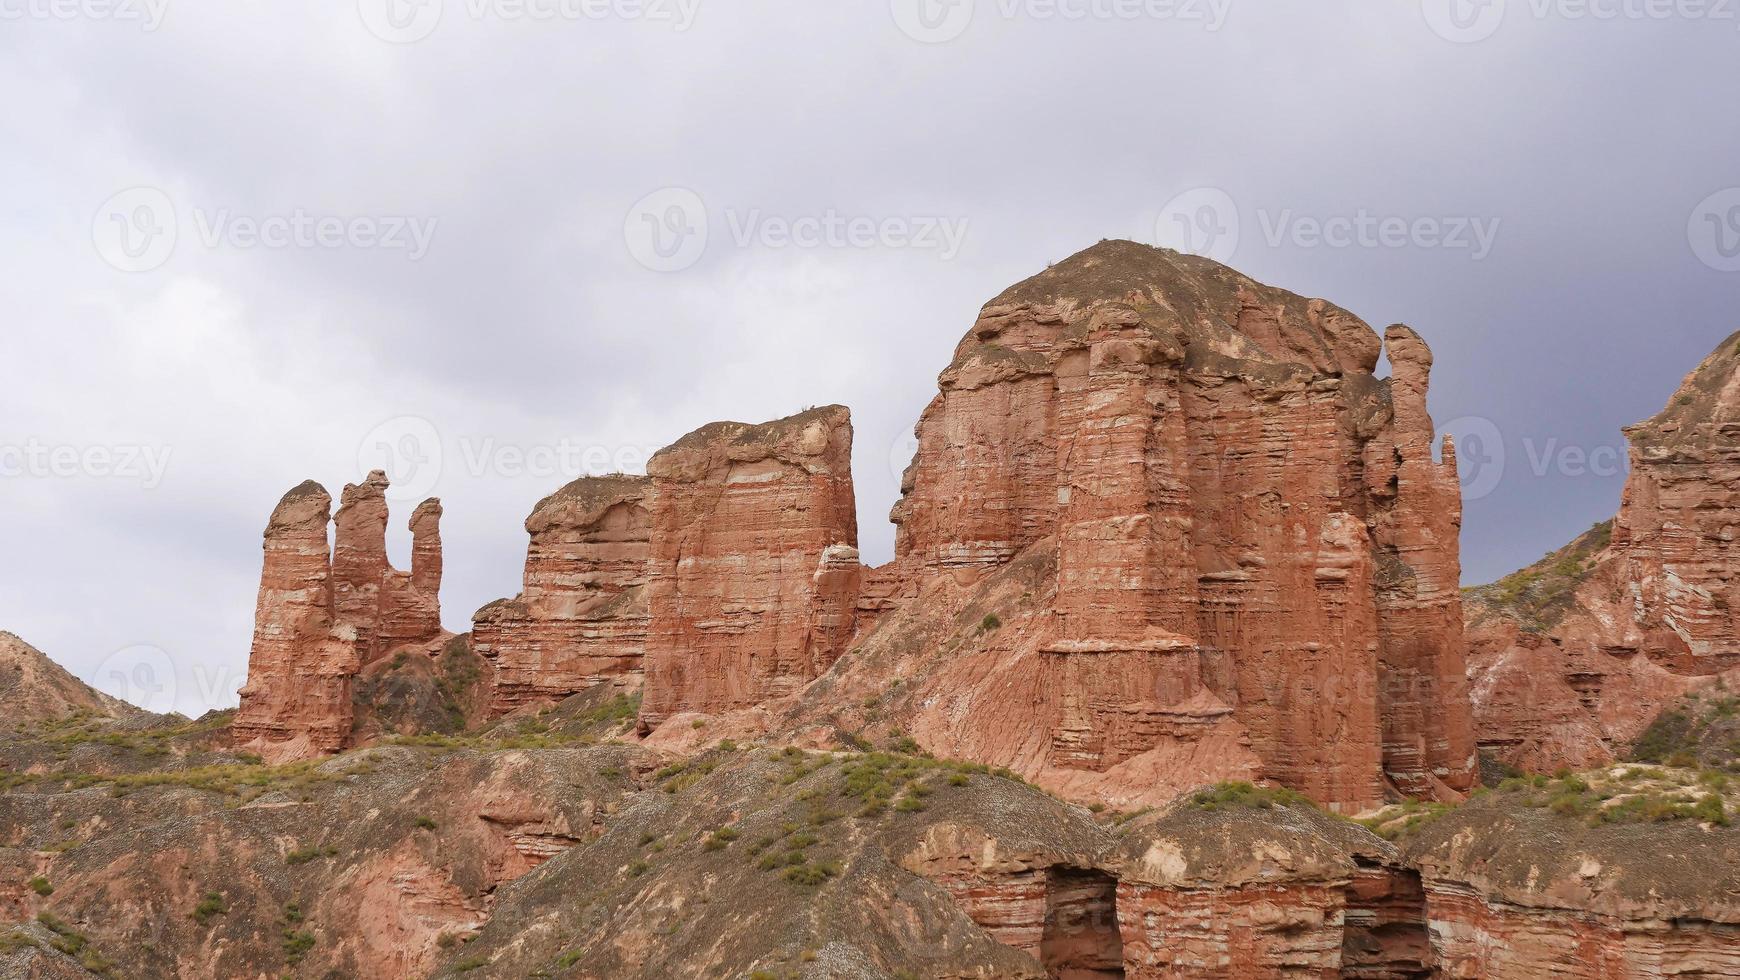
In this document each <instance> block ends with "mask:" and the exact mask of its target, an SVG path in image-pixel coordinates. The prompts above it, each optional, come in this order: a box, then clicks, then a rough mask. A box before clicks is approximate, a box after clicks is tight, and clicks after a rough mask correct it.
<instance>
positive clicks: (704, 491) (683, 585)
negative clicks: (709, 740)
mask: <svg viewBox="0 0 1740 980" xmlns="http://www.w3.org/2000/svg"><path fill="white" fill-rule="evenodd" d="M851 459H852V424H851V417H850V414H849V413H848V412H847V411H846V409H844V408H842V407H840V406H829V407H826V408H817V409H811V410H809V411H807V412H804V413H802V414H799V415H794V416H791V417H790V418H785V419H780V420H779V421H776V422H769V423H766V424H764V425H745V424H743V423H739V422H717V423H714V424H712V425H708V426H705V427H704V428H701V429H698V430H696V431H695V432H692V433H690V434H689V435H687V436H684V437H683V438H682V439H681V440H679V441H678V442H677V443H676V444H674V445H672V446H670V447H668V448H666V449H664V450H662V451H660V452H659V453H658V454H657V455H655V456H654V457H653V458H652V460H651V461H650V462H649V463H648V465H647V472H648V474H649V475H650V476H651V477H652V481H653V492H652V495H651V497H650V498H649V500H648V504H647V509H648V511H649V512H650V515H651V544H650V549H651V559H650V565H649V567H648V573H647V574H648V580H647V607H648V611H649V613H650V615H651V624H650V632H649V634H648V637H647V649H646V693H645V699H644V701H643V707H642V715H641V720H642V724H643V726H644V727H646V728H653V727H656V726H657V725H658V724H660V723H661V722H662V721H663V720H664V719H665V718H666V717H668V716H669V715H671V714H672V713H675V712H678V711H697V712H703V713H714V712H722V711H730V710H734V709H738V708H745V707H749V706H752V705H755V704H758V703H760V702H762V701H765V700H768V699H770V698H775V697H779V696H783V695H788V694H791V693H793V692H795V691H797V690H798V689H799V688H801V687H802V686H803V685H805V684H807V683H808V682H809V681H810V680H812V679H814V678H815V677H816V676H817V675H818V674H820V673H821V672H822V671H824V670H826V669H827V668H828V667H829V666H830V665H832V664H833V662H834V661H835V660H836V659H837V658H838V657H839V656H840V654H841V653H842V652H843V649H844V643H845V639H846V638H847V636H848V635H849V632H850V630H851V628H852V626H853V622H854V616H855V612H856V606H857V596H858V577H859V566H858V554H857V544H858V527H857V517H856V514H855V512H854V509H853V508H854V503H853V496H852V473H851Z"/></svg>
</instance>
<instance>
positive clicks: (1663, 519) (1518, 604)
mask: <svg viewBox="0 0 1740 980" xmlns="http://www.w3.org/2000/svg"><path fill="white" fill-rule="evenodd" d="M1626 437H1627V439H1628V440H1629V441H1630V446H1631V452H1630V457H1631V472H1630V475H1629V476H1628V477H1627V480H1626V485H1625V492H1624V496H1623V498H1622V500H1621V503H1620V510H1619V514H1618V516H1617V517H1616V518H1615V519H1614V520H1613V521H1612V522H1610V523H1606V524H1600V525H1596V527H1594V528H1593V529H1591V530H1590V532H1588V533H1586V534H1584V535H1582V536H1581V537H1579V538H1578V539H1577V540H1576V541H1574V542H1572V543H1571V544H1570V545H1567V546H1566V547H1565V548H1564V549H1561V550H1560V551H1559V552H1556V553H1555V554H1553V555H1549V556H1548V557H1547V558H1545V559H1543V560H1542V561H1541V562H1539V563H1537V564H1536V565H1534V566H1531V567H1530V568H1528V569H1524V570H1522V571H1520V572H1517V573H1515V574H1514V575H1511V576H1509V577H1507V578H1505V579H1503V580H1500V581H1499V582H1497V583H1495V584H1493V585H1490V586H1483V587H1481V588H1477V589H1473V590H1470V592H1469V596H1468V601H1467V603H1466V608H1467V613H1468V632H1469V641H1470V674H1471V677H1472V682H1473V692H1474V706H1475V713H1476V716H1477V718H1478V721H1479V728H1480V730H1481V732H1482V738H1481V745H1482V748H1483V749H1485V750H1486V751H1488V752H1490V753H1491V754H1493V755H1494V756H1495V757H1497V758H1499V759H1501V760H1502V761H1504V762H1506V763H1508V764H1510V765H1513V766H1518V767H1521V768H1524V769H1530V770H1534V771H1546V772H1550V771H1552V770H1554V769H1556V768H1558V767H1560V766H1570V767H1572V768H1586V767H1589V766H1596V765H1603V764H1605V763H1608V762H1611V761H1613V760H1614V759H1615V758H1617V757H1619V756H1621V755H1623V753H1624V750H1625V748H1626V747H1627V746H1629V745H1630V744H1631V743H1632V742H1633V741H1634V740H1635V739H1636V738H1637V737H1638V736H1639V735H1640V734H1641V733H1642V732H1643V730H1644V728H1645V727H1646V726H1648V725H1649V724H1650V722H1651V721H1652V720H1653V719H1654V718H1655V717H1656V716H1657V715H1658V714H1660V713H1661V712H1662V711H1663V710H1664V709H1665V708H1667V707H1669V706H1671V705H1672V704H1674V703H1675V702H1676V701H1678V700H1679V699H1680V698H1681V697H1683V696H1685V695H1686V694H1688V693H1689V692H1692V691H1697V690H1702V689H1706V688H1709V687H1712V686H1714V685H1716V684H1718V683H1719V682H1722V681H1723V680H1724V679H1726V680H1730V681H1740V673H1737V672H1736V671H1735V668H1736V666H1737V665H1740V632H1737V631H1740V627H1737V626H1736V625H1735V619H1734V617H1733V616H1732V615H1731V614H1730V613H1729V608H1730V604H1731V603H1733V602H1737V601H1740V595H1737V594H1736V593H1735V592H1734V590H1735V589H1740V554H1736V552H1735V545H1734V540H1733V539H1734V525H1735V522H1736V513H1737V512H1740V334H1736V335H1734V336H1732V337H1729V338H1728V339H1727V340H1725V341H1723V342H1722V344H1721V346H1720V347H1718V348H1717V349H1716V350H1715V351H1714V352H1713V353H1712V354H1711V355H1710V356H1709V357H1707V358H1705V360H1704V361H1703V363H1702V364H1700V365H1699V366H1698V367H1697V369H1696V370H1694V371H1693V372H1692V373H1691V374H1690V375H1688V376H1687V377H1686V379H1685V381H1684V383H1682V384H1681V386H1680V388H1679V390H1678V391H1677V392H1676V393H1675V394H1674V396H1673V398H1672V399H1671V400H1670V401H1669V403H1668V405H1667V407H1666V408H1664V409H1663V410H1662V411H1661V412H1660V413H1659V414H1657V415H1655V416H1654V417H1652V418H1650V419H1647V420H1645V421H1643V422H1640V423H1638V424H1636V425H1634V426H1631V427H1630V428H1628V429H1627V430H1626Z"/></svg>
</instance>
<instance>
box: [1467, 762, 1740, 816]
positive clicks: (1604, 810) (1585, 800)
mask: <svg viewBox="0 0 1740 980" xmlns="http://www.w3.org/2000/svg"><path fill="white" fill-rule="evenodd" d="M1727 784H1728V780H1727V776H1726V774H1724V773H1719V772H1717V773H1709V774H1700V773H1696V772H1690V771H1686V770H1673V769H1655V768H1652V767H1645V766H1636V765H1621V766H1619V767H1616V768H1614V769H1610V770H1603V771H1599V772H1596V773H1589V774H1585V775H1578V774H1575V773H1569V772H1561V773H1560V774H1558V775H1556V776H1554V777H1552V778H1548V777H1546V776H1540V775H1536V776H1532V777H1528V778H1526V779H1507V780H1505V781H1504V782H1503V783H1500V784H1499V787H1498V792H1500V793H1503V794H1506V795H1508V796H1511V797H1513V798H1514V799H1515V800H1516V801H1517V802H1518V803H1520V804H1521V805H1522V806H1525V807H1530V808H1534V809H1546V810H1550V811H1552V812H1553V813H1555V814H1557V815H1559V816H1562V817H1567V818H1571V819H1576V820H1582V821H1583V822H1585V823H1587V824H1588V825H1590V826H1592V827H1593V826H1601V825H1604V824H1636V823H1666V822H1669V821H1674V820H1695V821H1697V822H1699V823H1706V824H1714V825H1716V826H1727V825H1728V823H1729V820H1730V818H1729V816H1728V809H1727V805H1726V802H1725V801H1724V799H1723V796H1722V792H1723V791H1724V790H1725V789H1726V788H1727Z"/></svg>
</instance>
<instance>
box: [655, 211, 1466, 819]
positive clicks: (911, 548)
mask: <svg viewBox="0 0 1740 980" xmlns="http://www.w3.org/2000/svg"><path fill="white" fill-rule="evenodd" d="M1386 346H1387V349H1388V351H1389V354H1390V361H1391V366H1392V369H1393V375H1392V377H1391V378H1390V379H1389V380H1388V381H1383V380H1379V379H1378V378H1377V377H1376V376H1375V375H1374V373H1373V372H1374V371H1375V370H1376V368H1377V364H1378V360H1379V357H1380V355H1381V354H1382V352H1383V351H1384V349H1385V348H1386ZM1430 368H1431V354H1430V352H1429V351H1428V350H1427V349H1426V346H1425V344H1424V343H1423V342H1422V341H1421V340H1420V338H1419V337H1418V336H1417V335H1416V334H1415V333H1414V332H1413V331H1411V330H1409V329H1408V328H1406V327H1402V326H1395V327H1391V328H1390V329H1389V331H1388V332H1387V334H1386V337H1385V340H1384V341H1382V342H1380V340H1379V339H1378V337H1377V335H1376V334H1375V333H1374V332H1373V331H1372V330H1371V329H1370V328H1369V327H1367V326H1366V325H1365V324H1364V323H1362V322H1361V321H1360V320H1358V319H1357V318H1356V317H1354V316H1353V315H1352V314H1350V313H1347V312H1346V311H1343V310H1341V309H1338V308H1336V307H1334V306H1332V305H1330V304H1328V303H1326V302H1324V301H1322V300H1307V299H1304V298H1301V297H1298V296H1295V295H1293V294H1290V293H1286V292H1284V291H1281V290H1278V289H1274V288H1271V287H1267V286H1263V285H1261V284H1259V283H1256V282H1254V281H1252V280H1250V279H1248V278H1246V277H1244V276H1241V275H1239V274H1238V273H1236V272H1234V271H1232V270H1231V269H1228V268H1226V267H1224V266H1221V265H1218V264H1216V263H1214V262H1212V261H1209V260H1206V259H1202V258H1198V257H1195V256H1189V255H1180V254H1178V253H1174V252H1169V251H1166V250H1162V249H1153V248H1149V247H1147V246H1142V245H1137V244H1134V243H1130V242H1103V243H1101V244H1099V245H1097V246H1094V247H1093V248H1090V249H1088V250H1086V251H1084V252H1082V253H1080V254H1078V255H1075V256H1072V257H1071V258H1069V259H1066V260H1065V261H1063V262H1061V263H1058V264H1057V265H1056V266H1054V267H1052V268H1050V269H1048V270H1047V271H1045V272H1044V273H1041V274H1040V275H1038V276H1035V277H1033V278H1032V279H1029V280H1027V281H1026V282H1023V283H1021V284H1019V285H1017V286H1015V287H1013V288H1011V289H1009V290H1008V291H1006V292H1005V293H1004V294H1003V295H1001V296H999V297H997V298H996V299H994V300H992V301H991V302H990V303H988V304H987V305H986V306H985V308H984V309H983V311H982V312H981V314H980V316H979V320H978V322H977V323H976V324H975V325H974V327H973V328H972V330H971V331H970V332H969V333H968V335H967V336H966V338H965V339H963V340H962V341H961V344H960V346H959V347H958V348H957V350H956V353H955V358H954V361H953V363H952V364H950V365H949V367H948V369H947V370H945V371H944V372H943V374H942V376H941V378H940V388H941V391H940V393H939V394H938V396H937V397H936V398H935V399H934V400H933V401H932V402H931V404H930V406H929V407H928V408H927V409H926V410H925V412H924V414H923V417H922V418H921V419H920V421H919V423H918V428H917V435H918V452H917V455H916V457H915V458H914V460H913V463H912V465H911V467H910V468H909V469H908V471H907V473H906V475H905V478H904V480H903V490H904V494H903V496H902V498H901V501H900V503H899V504H898V505H896V507H895V509H894V513H893V514H892V518H893V520H894V521H895V522H896V523H897V524H898V526H899V530H898V536H897V541H896V553H897V557H896V560H895V561H894V563H893V564H892V565H891V566H889V568H887V569H877V570H875V571H874V572H872V573H871V575H870V576H869V578H870V579H871V580H875V581H878V582H884V581H885V580H886V579H887V578H888V577H890V575H891V574H892V575H904V576H907V577H909V578H910V579H911V580H913V581H914V582H916V583H917V584H916V585H915V586H912V587H909V588H908V592H909V593H912V594H917V595H918V596H919V599H918V600H916V601H915V600H913V599H911V598H905V599H903V600H889V599H887V598H883V597H882V596H879V597H878V599H879V605H880V609H879V610H875V611H874V615H873V617H872V618H871V619H870V625H869V627H868V628H867V629H865V630H864V631H862V632H861V633H860V636H859V639H858V640H857V641H855V644H854V645H855V646H860V647H863V648H866V649H872V648H881V647H884V646H886V647H889V648H902V649H907V650H910V649H911V648H913V647H914V646H915V645H916V644H915V643H913V642H911V636H910V634H911V633H912V632H913V631H915V630H918V631H925V632H929V631H931V630H933V629H934V618H935V617H939V616H940V617H944V618H945V621H946V619H948V618H953V617H955V616H956V615H958V614H959V613H960V611H961V610H962V609H964V608H966V607H968V606H973V607H982V606H984V605H985V604H986V602H985V601H986V599H987V594H985V593H980V594H978V596H977V597H976V598H975V597H974V596H973V595H972V590H974V589H976V588H982V587H983V586H982V585H981V583H983V582H985V581H987V580H986V576H987V575H992V577H995V573H997V572H998V571H999V570H1000V569H1003V568H1007V567H1010V566H1012V565H1013V564H1015V563H1017V562H1018V560H1019V559H1021V558H1022V557H1023V556H1048V557H1045V558H1044V559H1043V560H1044V561H1047V562H1050V561H1055V570H1054V572H1052V573H1051V574H1052V576H1053V581H1051V582H1049V583H1032V582H1030V583H1029V586H1028V587H1027V588H1025V589H1024V590H1023V599H1022V600H1021V601H1020V602H1017V603H1016V604H1015V606H1013V607H1009V609H1011V610H1012V611H1013V614H1014V615H1017V616H1019V617H1020V621H1019V623H1011V624H1010V625H1011V626H1015V627H1016V628H1013V629H1011V628H1009V627H1008V626H1005V627H1004V628H1002V629H1000V630H994V631H993V627H994V625H1000V624H1002V623H1004V622H1005V621H1006V620H1007V617H1005V616H1003V615H1002V614H1001V613H995V612H991V613H990V615H989V618H987V619H986V620H985V623H984V624H982V627H981V628H980V629H979V631H978V632H979V633H980V634H982V635H979V636H974V637H969V638H968V640H969V641H970V642H967V643H966V645H967V646H968V647H969V648H971V647H985V648H986V650H985V654H984V657H983V659H976V660H975V665H974V666H973V667H972V668H971V669H970V670H969V669H965V668H963V670H962V671H960V672H956V671H953V670H952V669H950V667H949V666H945V667H943V669H942V672H941V673H939V674H935V675H931V676H921V677H918V678H917V680H918V683H919V684H920V685H922V688H921V690H922V691H924V692H925V696H924V697H915V698H914V700H913V702H912V703H913V704H914V706H915V712H916V716H915V717H912V718H910V719H907V721H908V722H909V724H908V728H909V729H910V730H911V732H912V734H913V735H914V737H917V738H919V740H920V741H921V742H922V743H924V744H926V745H927V746H930V747H933V748H934V749H936V750H937V751H955V752H962V753H964V754H965V755H966V757H969V758H979V759H982V760H983V761H987V762H991V763H994V764H1000V765H1010V766H1013V767H1015V768H1017V769H1018V770H1019V771H1021V772H1023V773H1024V774H1027V775H1029V776H1030V777H1033V778H1036V779H1039V780H1040V781H1041V782H1043V783H1045V784H1046V785H1048V786H1052V787H1055V788H1059V789H1060V790H1065V791H1073V792H1077V793H1079V794H1080V795H1083V796H1093V797H1095V798H1102V797H1104V796H1107V795H1109V796H1110V797H1111V798H1113V799H1115V800H1117V801H1119V802H1129V801H1131V799H1132V796H1133V797H1134V798H1135V799H1137V800H1142V801H1146V802H1153V801H1155V799H1163V798H1164V796H1145V795H1144V794H1145V793H1150V792H1151V793H1155V794H1159V793H1162V792H1167V793H1169V792H1175V791H1176V788H1173V789H1170V790H1163V789H1162V787H1164V786H1173V787H1176V785H1177V784H1179V783H1183V784H1184V785H1191V784H1193V783H1194V782H1200V781H1201V780H1203V779H1205V778H1210V779H1212V778H1241V777H1250V776H1253V775H1254V776H1257V777H1260V778H1267V779H1273V780H1275V781H1278V782H1280V783H1283V784H1285V785H1288V786H1293V787H1296V788H1298V789H1300V790H1302V791H1304V792H1306V793H1309V794H1310V795H1311V796H1313V797H1314V798H1317V799H1320V800H1323V801H1326V802H1328V803H1331V804H1332V805H1336V806H1338V807H1342V808H1346V809H1358V808H1361V807H1365V806H1368V805H1371V804H1373V803H1375V802H1377V801H1379V800H1381V799H1382V798H1383V797H1384V796H1385V794H1386V793H1389V792H1400V793H1404V794H1407V795H1412V796H1438V797H1454V796H1455V795H1456V794H1457V793H1459V792H1460V791H1463V790H1466V789H1467V788H1468V787H1469V786H1470V784H1471V781H1472V767H1473V757H1474V752H1473V741H1472V731H1471V720H1470V714H1469V709H1468V701H1467V693H1466V680H1465V677H1464V665H1463V646H1462V638H1461V623H1462V619H1461V609H1460V597H1459V593H1458V575H1459V558H1458V545H1457V531H1458V527H1459V525H1460V521H1461V516H1460V515H1461V507H1460V488H1459V486H1458V483H1457V478H1456V469H1455V458H1454V450H1453V448H1450V447H1447V448H1446V449H1445V452H1444V459H1443V461H1442V462H1439V461H1436V460H1434V459H1433V453H1432V442H1433V430H1432V423H1431V419H1430V417H1429V416H1428V414H1427V411H1426V387H1427V381H1428V374H1429V371H1430ZM655 548H656V542H655ZM1034 584H1039V585H1040V588H1039V589H1037V590H1036V589H1035V588H1033V587H1032V586H1033V585H1034ZM963 590H964V591H963ZM883 591H884V592H885V593H889V594H892V592H893V590H888V589H887V587H886V585H885V584H884V585H883ZM1040 592H1043V593H1044V594H1043V596H1039V597H1038V598H1036V596H1038V594H1039V593H1040ZM944 593H950V594H952V595H953V598H949V597H948V596H945V595H944ZM900 605H906V606H916V607H918V608H917V611H916V612H915V614H914V615H915V616H916V617H918V618H917V619H915V618H914V616H906V615H904V614H903V613H902V612H896V611H891V610H893V609H894V607H896V606H900ZM986 611H987V612H989V610H986ZM925 617H932V620H933V623H932V625H925V624H924V623H922V622H920V621H919V620H921V619H924V618H925ZM656 619H657V615H656V612H655V625H654V629H655V632H656V630H657V628H658V626H657V623H656ZM976 625H977V624H976ZM884 632H888V633H893V634H902V635H905V636H906V637H907V639H904V640H902V639H899V638H898V637H894V636H889V637H887V638H886V643H884V642H882V641H881V640H879V635H881V634H883V633H884ZM878 656H880V655H878ZM875 659H876V658H875V657H871V658H868V659H867V661H866V667H865V669H866V670H867V671H871V672H874V671H876V670H880V669H882V668H880V667H875V666H872V665H870V663H869V661H871V660H875ZM951 666H952V665H951ZM856 667H857V664H856V662H854V663H852V664H847V665H843V669H844V670H846V671H847V673H851V672H852V671H853V670H855V669H856ZM902 670H903V671H904V670H905V669H902ZM827 696H832V695H827ZM965 702H970V703H971V705H972V707H971V710H965V709H964V708H963V704H964V703H965ZM1032 730H1037V731H1039V732H1041V733H1042V738H1041V740H1040V741H1039V742H1038V743H1035V742H1034V741H1033V740H1031V739H1029V738H1027V737H1026V733H1027V732H1028V731H1032ZM1205 763H1206V764H1207V765H1208V766H1209V767H1210V768H1209V769H1208V770H1207V771H1205V770H1204V768H1203V766H1204V764H1205ZM1066 787H1067V788H1070V789H1068V790H1066V789H1065V788H1066ZM1119 787H1122V789H1121V790H1120V789H1119ZM1138 788H1139V789H1138Z"/></svg>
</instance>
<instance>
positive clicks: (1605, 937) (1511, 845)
mask: <svg viewBox="0 0 1740 980" xmlns="http://www.w3.org/2000/svg"><path fill="white" fill-rule="evenodd" d="M1509 795H1510V794H1491V796H1490V798H1487V799H1483V800H1480V801H1477V802H1475V803H1471V804H1469V805H1468V806H1466V807H1463V808H1461V809H1460V810H1458V811H1456V812H1454V813H1451V814H1449V815H1448V816H1444V817H1440V818H1439V819H1437V820H1434V821H1432V822H1430V823H1428V824H1426V825H1425V826H1424V827H1423V828H1422V829H1421V830H1420V831H1418V832H1417V834H1416V835H1415V836H1414V837H1413V838H1412V839H1410V840H1409V841H1408V842H1407V844H1406V845H1405V848H1404V860H1405V861H1406V862H1407V863H1408V864H1411V865H1413V866H1415V867H1417V868H1418V869H1419V873H1420V877H1421V879H1422V881H1423V883H1424V889H1425V893H1426V909H1427V914H1428V916H1429V919H1430V922H1431V936H1432V954H1433V960H1434V962H1435V963H1436V965H1437V967H1438V970H1439V972H1437V973H1435V974H1434V976H1444V977H1468V978H1478V977H1519V978H1535V977H1540V978H1547V977H1552V978H1561V977H1563V978H1571V980H1604V978H1610V977H1731V976H1740V905H1737V904H1736V902H1735V896H1736V895H1740V877H1737V876H1736V869H1737V868H1740V864H1737V863H1736V862H1737V861H1740V839H1737V838H1736V835H1735V833H1734V831H1733V830H1731V829H1727V828H1719V827H1714V826H1711V825H1709V824H1704V825H1700V824H1699V823H1698V822H1696V821H1692V820H1677V821H1672V822H1665V823H1663V822H1655V823H1643V824H1621V825H1607V824H1600V823H1596V824H1595V825H1594V826H1589V825H1587V824H1586V823H1585V822H1584V821H1582V820H1578V819H1567V818H1566V817H1563V816H1560V815H1558V814H1556V813H1554V812H1553V811H1552V810H1551V809H1548V808H1545V807H1518V806H1515V805H1514V804H1512V803H1511V802H1510V801H1508V800H1507V799H1506V797H1508V796H1509Z"/></svg>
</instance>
